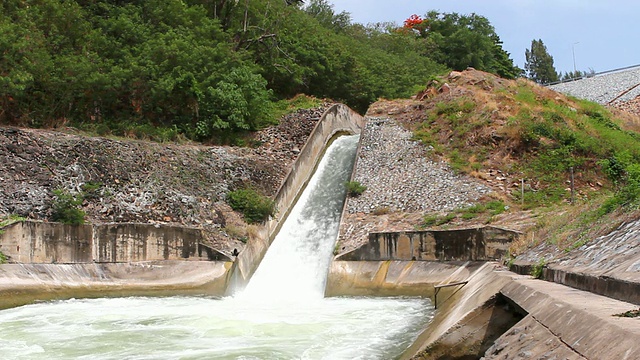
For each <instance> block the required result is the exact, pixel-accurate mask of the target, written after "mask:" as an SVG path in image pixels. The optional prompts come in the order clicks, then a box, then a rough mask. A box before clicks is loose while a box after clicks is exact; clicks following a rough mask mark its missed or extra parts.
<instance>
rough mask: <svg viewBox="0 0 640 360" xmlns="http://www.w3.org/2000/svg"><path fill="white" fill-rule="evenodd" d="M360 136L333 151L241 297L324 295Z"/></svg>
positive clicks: (338, 143) (336, 145) (349, 138)
mask: <svg viewBox="0 0 640 360" xmlns="http://www.w3.org/2000/svg"><path fill="white" fill-rule="evenodd" d="M357 142H358V137H357V136H342V137H340V138H338V139H337V140H336V141H334V142H333V144H332V145H331V146H330V147H329V148H328V149H327V151H326V153H325V154H324V156H323V157H322V160H321V161H320V163H319V164H318V168H317V170H316V172H315V173H314V175H313V177H312V178H311V180H310V181H309V183H308V184H307V187H306V188H305V190H304V191H303V193H302V195H301V196H300V198H299V199H298V201H297V202H296V204H295V206H294V208H293V209H292V210H291V213H290V214H289V216H288V217H287V219H286V221H285V222H284V224H283V226H282V228H281V229H280V231H279V232H278V235H277V236H276V238H275V239H274V241H273V244H272V245H271V247H269V250H268V251H267V254H266V255H265V257H264V259H263V260H262V262H261V263H260V266H259V267H258V269H257V270H256V273H255V274H254V275H253V277H252V278H251V281H250V282H249V284H248V286H247V288H246V289H245V290H244V292H243V293H242V294H241V295H240V296H248V297H252V298H253V297H256V296H259V297H262V298H265V297H267V298H272V299H273V298H275V299H276V300H277V299H300V300H301V299H312V298H315V299H319V298H322V297H323V296H324V288H325V279H326V277H327V270H328V268H329V263H330V261H331V253H332V252H333V247H334V244H335V240H336V238H337V236H338V227H339V225H340V214H341V212H342V207H343V204H344V198H345V196H346V187H345V185H344V184H345V182H346V181H348V180H349V176H350V175H351V171H352V169H353V163H354V161H355V150H356V147H357Z"/></svg>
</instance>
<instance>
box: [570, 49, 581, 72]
mask: <svg viewBox="0 0 640 360" xmlns="http://www.w3.org/2000/svg"><path fill="white" fill-rule="evenodd" d="M577 44H580V42H579V41H578V42H574V43H573V44H572V45H571V53H572V54H573V76H574V77H575V76H576V75H577V74H578V70H577V68H576V45H577Z"/></svg>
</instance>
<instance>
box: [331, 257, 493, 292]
mask: <svg viewBox="0 0 640 360" xmlns="http://www.w3.org/2000/svg"><path fill="white" fill-rule="evenodd" d="M482 265H483V263H478V262H457V263H455V262H449V263H438V262H420V261H333V262H332V263H331V267H330V268H329V274H328V276H327V286H326V289H325V294H326V295H327V296H361V295H370V296H386V295H394V296H400V295H407V296H411V295H413V296H428V297H431V298H433V295H434V285H436V284H440V283H449V282H456V281H463V280H466V279H468V278H469V276H470V274H471V273H473V272H474V271H476V270H477V269H478V268H479V267H481V266H482Z"/></svg>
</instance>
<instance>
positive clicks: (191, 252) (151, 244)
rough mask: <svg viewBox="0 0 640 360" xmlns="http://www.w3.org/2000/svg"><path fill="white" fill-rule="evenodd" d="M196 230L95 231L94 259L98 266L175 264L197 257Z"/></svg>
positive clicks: (124, 227) (133, 227)
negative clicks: (163, 262)
mask: <svg viewBox="0 0 640 360" xmlns="http://www.w3.org/2000/svg"><path fill="white" fill-rule="evenodd" d="M201 240H202V234H201V232H200V230H199V229H190V228H177V227H165V226H163V227H162V228H156V227H154V226H150V225H144V224H112V225H105V226H100V227H97V228H96V237H95V249H94V250H95V254H94V259H95V260H96V261H99V262H123V261H125V262H126V261H145V260H147V261H148V260H174V259H186V258H191V257H197V256H198V254H197V244H198V243H199V242H200V241H201Z"/></svg>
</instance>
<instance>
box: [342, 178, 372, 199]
mask: <svg viewBox="0 0 640 360" xmlns="http://www.w3.org/2000/svg"><path fill="white" fill-rule="evenodd" d="M345 187H346V188H347V195H349V196H350V197H358V196H360V195H362V193H364V192H365V191H366V190H367V187H366V186H364V185H362V184H360V182H358V181H348V182H346V183H345Z"/></svg>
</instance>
